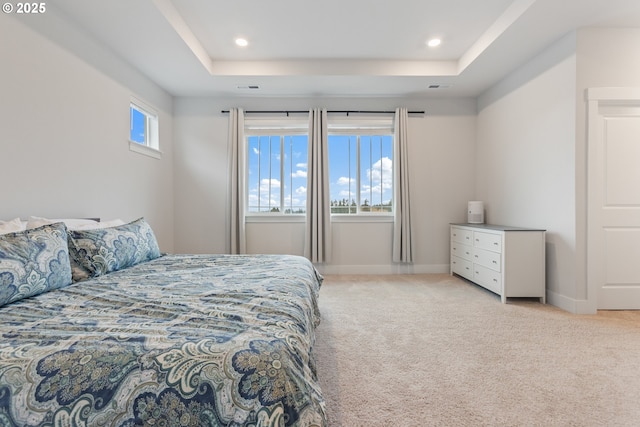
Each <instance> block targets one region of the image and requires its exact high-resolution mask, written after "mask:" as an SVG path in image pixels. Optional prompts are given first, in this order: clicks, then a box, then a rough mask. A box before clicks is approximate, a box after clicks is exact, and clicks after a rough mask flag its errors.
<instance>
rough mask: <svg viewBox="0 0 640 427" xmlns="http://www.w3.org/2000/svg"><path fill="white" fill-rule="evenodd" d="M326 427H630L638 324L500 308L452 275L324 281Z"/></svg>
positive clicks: (637, 413)
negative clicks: (327, 423)
mask: <svg viewBox="0 0 640 427" xmlns="http://www.w3.org/2000/svg"><path fill="white" fill-rule="evenodd" d="M320 311H321V314H322V323H321V324H320V326H319V327H318V330H317V343H316V350H315V351H316V360H317V363H318V375H319V379H320V384H321V387H322V390H323V394H324V397H325V400H326V402H327V415H328V419H329V426H330V427H359V426H366V427H377V426H385V427H386V426H393V427H396V426H398V427H405V426H406V427H410V426H419V427H424V426H638V425H640V314H638V312H605V313H599V314H598V315H593V316H578V315H573V314H570V313H566V312H564V311H561V310H559V309H557V308H555V307H553V306H550V305H542V304H540V303H538V302H537V300H526V299H525V300H523V299H510V300H509V304H506V305H504V304H501V303H500V299H499V298H498V297H497V296H496V295H495V294H492V293H489V292H487V291H484V290H483V289H481V288H479V287H477V286H475V285H472V284H470V283H468V282H465V281H462V280H461V279H458V278H456V277H452V276H449V275H444V274H442V275H402V276H332V275H327V276H325V281H324V284H323V286H322V289H321V291H320Z"/></svg>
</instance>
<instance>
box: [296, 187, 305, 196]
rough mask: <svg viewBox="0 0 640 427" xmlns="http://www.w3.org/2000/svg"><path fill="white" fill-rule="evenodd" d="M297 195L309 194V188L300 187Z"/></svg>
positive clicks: (297, 189)
mask: <svg viewBox="0 0 640 427" xmlns="http://www.w3.org/2000/svg"><path fill="white" fill-rule="evenodd" d="M296 194H300V195H302V194H307V187H304V186H300V187H298V188H296Z"/></svg>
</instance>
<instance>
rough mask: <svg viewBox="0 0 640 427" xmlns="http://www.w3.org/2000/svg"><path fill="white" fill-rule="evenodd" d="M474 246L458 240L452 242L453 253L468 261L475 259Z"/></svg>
mask: <svg viewBox="0 0 640 427" xmlns="http://www.w3.org/2000/svg"><path fill="white" fill-rule="evenodd" d="M472 251H473V247H471V246H468V245H463V244H462V243H458V242H451V255H453V256H457V257H460V258H463V259H466V260H467V261H473V254H472Z"/></svg>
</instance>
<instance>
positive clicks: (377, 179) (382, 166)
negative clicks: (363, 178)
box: [367, 157, 393, 191]
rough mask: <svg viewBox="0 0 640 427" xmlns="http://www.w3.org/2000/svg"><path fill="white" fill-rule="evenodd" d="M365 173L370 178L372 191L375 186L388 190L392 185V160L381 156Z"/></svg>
mask: <svg viewBox="0 0 640 427" xmlns="http://www.w3.org/2000/svg"><path fill="white" fill-rule="evenodd" d="M367 174H368V176H369V179H370V180H371V184H372V185H373V188H374V191H375V189H376V188H377V189H378V191H380V188H382V189H383V190H390V189H391V188H392V187H393V161H392V160H391V159H390V158H388V157H383V158H381V159H380V160H378V161H377V162H375V163H374V164H373V167H372V168H371V169H367Z"/></svg>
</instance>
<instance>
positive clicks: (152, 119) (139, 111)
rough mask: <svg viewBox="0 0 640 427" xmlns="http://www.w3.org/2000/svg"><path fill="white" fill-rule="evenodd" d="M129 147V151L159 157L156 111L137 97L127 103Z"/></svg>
mask: <svg viewBox="0 0 640 427" xmlns="http://www.w3.org/2000/svg"><path fill="white" fill-rule="evenodd" d="M129 116H130V121H129V148H130V149H131V151H136V152H138V153H142V154H146V155H148V156H151V157H155V158H160V155H161V152H160V137H159V131H158V113H157V112H156V111H155V109H153V108H152V107H150V106H148V105H147V104H145V103H144V102H141V101H139V100H137V99H131V102H130V104H129Z"/></svg>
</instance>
